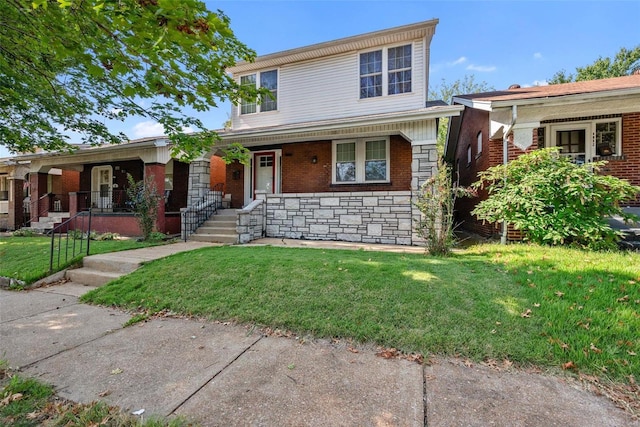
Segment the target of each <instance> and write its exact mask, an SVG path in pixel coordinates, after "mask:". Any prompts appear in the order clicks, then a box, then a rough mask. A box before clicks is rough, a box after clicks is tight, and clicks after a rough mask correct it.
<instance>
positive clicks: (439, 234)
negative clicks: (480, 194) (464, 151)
mask: <svg viewBox="0 0 640 427" xmlns="http://www.w3.org/2000/svg"><path fill="white" fill-rule="evenodd" d="M471 195H473V192H472V191H471V190H470V189H468V188H464V187H459V186H457V185H456V184H454V183H453V180H452V174H451V166H449V165H447V164H446V163H444V162H443V161H442V160H441V161H440V162H439V164H438V172H437V173H436V174H435V175H433V176H432V177H431V178H429V179H428V180H427V181H425V183H424V184H422V186H421V187H420V192H419V193H418V196H417V199H416V202H415V203H414V205H415V206H416V207H417V208H418V210H419V211H420V213H421V215H420V219H419V220H417V221H416V227H415V228H416V233H417V234H418V235H419V236H420V237H421V238H423V239H424V241H425V246H426V248H427V251H428V252H429V253H430V254H432V255H447V254H448V253H449V251H450V250H451V248H452V247H453V246H454V245H455V244H456V237H455V234H454V229H455V224H454V218H453V207H454V205H455V201H456V198H457V197H463V196H471Z"/></svg>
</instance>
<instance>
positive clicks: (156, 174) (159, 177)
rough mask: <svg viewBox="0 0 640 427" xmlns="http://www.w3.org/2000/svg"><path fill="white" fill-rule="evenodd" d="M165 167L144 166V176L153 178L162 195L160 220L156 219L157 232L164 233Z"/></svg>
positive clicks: (149, 164) (157, 164)
mask: <svg viewBox="0 0 640 427" xmlns="http://www.w3.org/2000/svg"><path fill="white" fill-rule="evenodd" d="M165 166H166V165H164V164H162V163H145V165H144V176H145V177H148V176H151V177H153V182H154V183H155V185H156V189H157V190H158V194H159V195H160V201H159V203H158V218H157V219H156V230H157V231H159V232H161V233H164V232H165V230H166V228H165V217H164V209H165V207H164V177H165Z"/></svg>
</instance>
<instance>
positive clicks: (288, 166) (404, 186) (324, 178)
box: [282, 135, 411, 193]
mask: <svg viewBox="0 0 640 427" xmlns="http://www.w3.org/2000/svg"><path fill="white" fill-rule="evenodd" d="M389 143H390V146H389V153H390V154H389V155H390V157H391V158H390V164H389V168H390V171H389V175H390V178H391V179H390V181H391V182H390V183H388V184H354V185H345V184H335V185H332V184H331V181H332V176H331V173H332V163H331V141H314V142H300V143H295V144H287V145H285V146H283V148H282V192H283V193H323V192H329V191H331V192H342V191H345V192H350V191H406V190H409V189H410V188H411V168H410V167H409V165H410V164H411V144H410V143H409V142H408V141H406V140H405V139H404V138H402V137H401V136H398V135H392V136H391V137H390V139H389ZM314 156H315V157H316V158H317V163H312V161H311V159H312V158H313V157H314Z"/></svg>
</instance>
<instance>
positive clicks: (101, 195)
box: [91, 166, 113, 210]
mask: <svg viewBox="0 0 640 427" xmlns="http://www.w3.org/2000/svg"><path fill="white" fill-rule="evenodd" d="M112 181H113V171H112V169H111V166H96V167H94V168H93V169H92V170H91V207H94V208H98V209H103V210H104V209H111V208H112V206H111V195H112V190H111V186H112V184H113V182H112Z"/></svg>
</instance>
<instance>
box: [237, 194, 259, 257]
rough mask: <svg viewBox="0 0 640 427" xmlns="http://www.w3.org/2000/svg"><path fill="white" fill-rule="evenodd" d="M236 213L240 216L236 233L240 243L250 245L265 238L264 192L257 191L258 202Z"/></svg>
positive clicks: (255, 201)
mask: <svg viewBox="0 0 640 427" xmlns="http://www.w3.org/2000/svg"><path fill="white" fill-rule="evenodd" d="M236 212H237V214H238V220H237V221H238V222H237V225H236V231H237V233H238V242H239V243H241V244H242V243H249V242H250V241H252V240H256V239H259V238H261V237H265V234H264V232H265V192H264V191H256V200H254V201H253V202H251V203H249V204H248V205H247V206H246V207H245V208H243V209H238V210H237V211H236Z"/></svg>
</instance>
